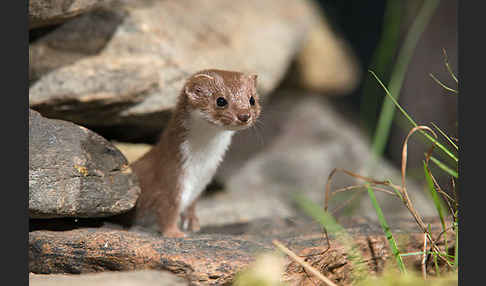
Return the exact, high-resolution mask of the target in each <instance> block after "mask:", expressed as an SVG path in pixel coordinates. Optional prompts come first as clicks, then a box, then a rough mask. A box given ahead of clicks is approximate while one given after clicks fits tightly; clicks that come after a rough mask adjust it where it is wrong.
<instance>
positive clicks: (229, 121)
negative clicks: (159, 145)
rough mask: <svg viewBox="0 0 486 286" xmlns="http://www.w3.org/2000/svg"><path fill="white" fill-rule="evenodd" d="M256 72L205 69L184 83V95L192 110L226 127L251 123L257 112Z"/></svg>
mask: <svg viewBox="0 0 486 286" xmlns="http://www.w3.org/2000/svg"><path fill="white" fill-rule="evenodd" d="M256 83H257V75H248V74H244V73H240V72H233V71H224V70H215V69H212V70H204V71H200V72H198V73H195V74H194V75H192V76H191V77H190V78H189V79H188V80H187V81H186V83H185V85H184V88H183V91H182V92H183V95H184V96H185V97H186V98H187V101H186V102H187V103H188V105H189V107H190V108H191V111H199V112H198V113H200V114H202V116H203V117H204V119H206V120H207V121H208V122H210V123H212V124H214V125H216V126H220V127H222V128H224V129H228V130H241V129H246V128H248V127H251V126H252V125H253V124H255V122H256V120H257V119H258V117H259V116H260V111H261V106H260V102H259V96H258V94H257V92H256Z"/></svg>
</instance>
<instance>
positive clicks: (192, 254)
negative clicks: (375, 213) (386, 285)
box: [29, 218, 453, 285]
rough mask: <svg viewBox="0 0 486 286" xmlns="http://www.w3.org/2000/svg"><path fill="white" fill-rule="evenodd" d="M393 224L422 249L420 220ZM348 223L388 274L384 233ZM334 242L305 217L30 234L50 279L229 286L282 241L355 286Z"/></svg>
mask: <svg viewBox="0 0 486 286" xmlns="http://www.w3.org/2000/svg"><path fill="white" fill-rule="evenodd" d="M426 222H427V223H429V222H430V223H431V226H432V230H433V232H434V233H435V234H438V233H439V232H440V224H439V222H437V221H430V220H429V221H426ZM389 224H390V226H391V228H392V232H393V234H394V235H395V236H396V238H398V241H399V247H400V249H401V251H407V252H408V251H420V250H421V247H422V244H423V234H421V233H420V231H419V230H418V227H417V226H416V225H415V224H414V221H413V219H411V218H410V219H406V220H405V219H404V220H401V221H390V222H389ZM343 225H344V226H345V227H346V230H347V231H348V233H349V234H350V235H351V237H352V238H353V240H354V242H355V243H356V245H357V246H358V248H359V249H360V252H361V254H362V257H363V259H364V261H365V262H366V266H367V267H368V269H369V271H370V273H376V272H379V271H381V270H383V266H384V264H385V261H386V260H388V259H389V258H390V256H391V251H390V250H389V246H388V241H387V240H386V237H385V236H384V235H383V232H382V230H381V228H380V227H379V226H378V225H376V224H370V222H368V221H365V220H361V221H358V220H354V221H349V222H343ZM51 229H52V228H51ZM449 237H451V236H449ZM452 237H453V236H452ZM330 238H331V239H330V245H331V247H330V248H329V249H328V245H327V243H326V239H325V237H324V235H323V233H322V230H321V228H320V226H319V225H318V224H317V223H315V222H311V221H309V220H306V219H263V220H257V221H253V222H251V223H247V224H236V225H228V226H224V227H206V228H204V229H203V230H202V233H199V234H194V235H192V236H190V237H187V238H184V239H181V238H164V237H161V236H159V235H156V234H151V233H147V232H138V231H126V230H121V229H114V228H110V227H108V226H104V227H98V228H95V227H83V228H78V229H66V230H64V231H54V230H46V228H45V227H44V229H43V228H42V227H41V226H38V230H33V231H31V232H30V233H29V271H31V272H33V273H45V274H47V273H90V272H99V271H113V270H118V271H131V270H140V269H155V270H168V271H170V272H172V273H175V274H177V275H178V276H181V277H184V278H185V279H186V280H188V281H190V283H192V284H194V285H209V284H210V285H221V284H229V283H231V282H232V281H233V278H234V276H235V274H236V273H237V272H239V271H241V270H242V269H244V268H245V267H247V266H248V265H249V264H250V263H251V262H253V261H254V260H255V257H256V255H258V254H260V253H263V252H269V251H273V250H274V249H275V248H274V246H273V244H272V240H274V239H277V240H279V241H280V242H282V243H283V244H284V245H286V246H287V247H288V248H290V249H291V250H292V251H294V252H295V253H296V254H298V255H303V256H307V261H308V262H309V263H311V264H312V265H316V267H319V269H320V270H321V271H323V273H324V275H326V276H327V277H329V278H330V279H333V280H334V281H336V282H338V283H339V285H348V284H349V282H350V279H351V278H350V277H349V273H350V270H351V269H352V266H351V263H349V261H348V257H349V256H348V255H347V254H346V248H345V246H343V245H342V243H341V242H340V241H339V240H337V239H336V238H335V237H334V236H332V235H331V236H330ZM405 238H406V239H405ZM401 241H405V242H403V243H401ZM449 245H452V243H451V242H449ZM404 258H405V262H406V263H407V264H408V265H412V267H414V265H415V266H416V265H420V260H421V256H406V257H404ZM417 263H418V264H417ZM285 269H286V273H285V274H286V277H287V279H288V280H289V281H293V282H298V281H301V280H303V279H304V280H305V279H307V278H306V275H305V273H304V272H303V270H302V268H301V267H300V266H299V265H298V264H295V263H294V262H291V261H288V264H287V266H286V268H285ZM341 283H342V284H341Z"/></svg>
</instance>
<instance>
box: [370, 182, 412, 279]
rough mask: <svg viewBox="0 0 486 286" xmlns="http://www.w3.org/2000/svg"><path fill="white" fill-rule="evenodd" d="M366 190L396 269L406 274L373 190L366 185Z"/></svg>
mask: <svg viewBox="0 0 486 286" xmlns="http://www.w3.org/2000/svg"><path fill="white" fill-rule="evenodd" d="M366 188H367V189H368V195H369V196H370V199H371V203H372V204H373V207H374V208H375V211H376V214H377V215H378V220H379V221H380V225H381V228H382V229H383V232H384V233H385V235H386V238H387V240H388V243H389V244H390V248H391V250H392V254H393V256H394V257H395V259H396V260H397V264H398V268H399V269H400V271H401V272H402V273H406V272H407V270H406V269H405V264H404V263H403V260H402V257H401V256H400V251H399V250H398V246H397V243H396V241H395V238H393V234H392V233H391V231H390V227H389V226H388V223H387V222H386V219H385V216H384V215H383V211H382V210H381V207H380V205H379V204H378V201H377V200H376V197H375V193H374V192H373V190H372V189H371V187H370V186H369V185H366Z"/></svg>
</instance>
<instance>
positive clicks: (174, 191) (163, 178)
mask: <svg viewBox="0 0 486 286" xmlns="http://www.w3.org/2000/svg"><path fill="white" fill-rule="evenodd" d="M256 83H257V75H249V74H244V73H240V72H234V71H225V70H216V69H211V70H203V71H200V72H197V73H195V74H193V75H192V76H190V77H189V78H188V80H187V81H186V82H185V84H184V86H183V88H182V91H181V93H180V94H179V96H178V99H177V104H176V108H175V111H174V112H173V113H172V117H171V119H170V120H169V123H168V125H167V127H166V128H165V129H164V131H163V132H162V134H161V136H160V139H159V142H158V143H157V144H156V145H155V146H154V147H153V148H152V149H151V150H149V151H148V152H147V153H146V154H145V155H144V156H142V157H141V158H140V159H138V160H136V161H135V162H133V163H132V165H131V167H132V170H133V171H134V172H135V174H136V175H137V177H138V179H139V182H140V187H141V190H142V192H141V195H140V197H139V199H138V201H137V205H136V207H135V214H134V218H135V221H134V223H135V224H137V225H153V224H154V222H155V223H156V224H157V225H158V228H159V231H160V232H161V233H162V235H164V236H168V237H184V236H186V234H185V232H183V231H181V229H180V228H179V225H178V219H179V217H180V218H181V226H182V229H183V230H184V231H188V230H189V231H198V230H199V221H198V218H197V216H196V213H195V204H196V200H197V199H198V197H199V195H200V194H201V192H202V191H203V190H204V189H205V188H206V186H207V185H208V183H209V182H210V180H211V179H212V177H213V176H214V174H215V172H216V169H217V168H218V165H219V164H220V162H221V161H222V159H223V156H224V153H225V152H226V150H227V149H228V147H229V145H230V143H231V138H232V136H233V134H234V133H235V132H236V131H238V130H242V129H246V128H249V127H251V126H252V125H253V124H254V123H255V122H256V120H257V119H258V117H259V115H260V111H261V106H260V103H259V96H258V94H257V91H256Z"/></svg>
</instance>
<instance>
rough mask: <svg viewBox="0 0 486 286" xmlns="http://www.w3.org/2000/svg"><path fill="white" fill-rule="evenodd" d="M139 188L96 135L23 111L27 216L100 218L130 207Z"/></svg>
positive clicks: (123, 163)
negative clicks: (26, 143) (26, 137)
mask: <svg viewBox="0 0 486 286" xmlns="http://www.w3.org/2000/svg"><path fill="white" fill-rule="evenodd" d="M139 194H140V187H139V186H138V181H137V179H136V176H135V174H133V173H132V172H131V170H130V168H129V166H128V162H127V160H126V158H125V157H124V156H123V154H122V153H121V152H120V151H119V150H118V149H117V148H116V147H115V146H114V145H113V144H111V143H110V142H109V141H107V140H106V139H104V138H103V137H101V136H100V135H98V134H96V133H94V132H92V131H90V130H88V129H86V128H84V127H82V126H78V125H76V124H73V123H71V122H67V121H63V120H55V119H48V118H45V117H42V116H41V115H40V114H39V113H38V112H37V111H34V110H29V216H30V218H55V217H104V216H111V215H116V214H120V213H123V212H126V211H128V210H130V209H131V208H133V207H134V206H135V203H136V200H137V198H138V195H139Z"/></svg>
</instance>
